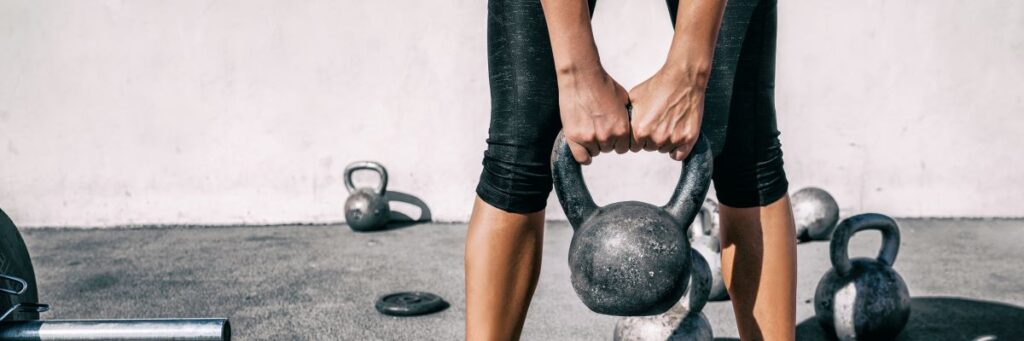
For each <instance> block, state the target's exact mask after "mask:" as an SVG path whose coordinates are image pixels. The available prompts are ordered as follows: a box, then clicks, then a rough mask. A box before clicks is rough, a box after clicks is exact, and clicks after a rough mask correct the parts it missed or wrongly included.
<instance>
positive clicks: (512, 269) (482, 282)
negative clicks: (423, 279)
mask: <svg viewBox="0 0 1024 341" xmlns="http://www.w3.org/2000/svg"><path fill="white" fill-rule="evenodd" d="M543 241H544V211H539V212H534V213H527V214H519V213H508V212H505V211H503V210H501V209H498V208H495V207H494V206H491V205H490V204H488V203H486V202H484V201H483V200H480V198H477V199H476V203H475V204H474V205H473V217H472V219H471V220H470V222H469V231H468V233H467V235H466V339H467V340H517V339H519V333H520V332H521V331H522V329H523V321H524V320H525V318H526V311H527V309H528V308H529V307H530V299H531V298H532V297H533V291H534V288H535V287H536V286H537V277H538V276H539V275H540V260H541V251H542V246H543Z"/></svg>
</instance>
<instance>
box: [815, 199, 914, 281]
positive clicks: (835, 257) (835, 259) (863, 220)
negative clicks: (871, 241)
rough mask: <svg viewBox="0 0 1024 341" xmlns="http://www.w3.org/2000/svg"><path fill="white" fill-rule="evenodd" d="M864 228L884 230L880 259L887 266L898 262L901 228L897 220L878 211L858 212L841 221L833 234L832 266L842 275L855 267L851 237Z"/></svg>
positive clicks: (831, 246)
mask: <svg viewBox="0 0 1024 341" xmlns="http://www.w3.org/2000/svg"><path fill="white" fill-rule="evenodd" d="M864 230H878V231H880V232H882V247H881V249H879V250H878V258H877V259H878V261H879V262H881V263H882V264H885V265H887V266H892V265H893V263H895V262H896V255H897V254H898V253H899V251H900V229H899V225H897V224H896V220H893V219H892V218H890V217H888V216H886V215H883V214H878V213H865V214H858V215H855V216H852V217H849V218H846V220H843V222H841V223H839V226H837V227H836V230H835V232H833V235H832V243H831V245H830V247H829V248H830V254H831V255H830V256H831V258H832V267H833V268H835V269H836V273H838V274H839V275H840V276H847V275H849V274H850V270H852V269H853V264H852V263H850V253H849V245H850V237H853V235H854V234H855V233H857V232H860V231H864Z"/></svg>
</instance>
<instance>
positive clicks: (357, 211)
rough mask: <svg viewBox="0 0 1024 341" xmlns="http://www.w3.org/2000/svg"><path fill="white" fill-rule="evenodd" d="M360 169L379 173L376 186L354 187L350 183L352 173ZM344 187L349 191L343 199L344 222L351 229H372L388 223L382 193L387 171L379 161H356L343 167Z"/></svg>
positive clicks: (388, 212) (386, 185)
mask: <svg viewBox="0 0 1024 341" xmlns="http://www.w3.org/2000/svg"><path fill="white" fill-rule="evenodd" d="M360 169H369V170H373V171H375V172H377V174H380V183H379V184H377V188H368V187H364V188H356V186H355V185H354V184H352V173H355V171H357V170H360ZM345 188H348V192H349V193H351V194H350V195H349V196H348V200H345V222H347V223H348V226H349V228H351V229H352V230H353V231H373V230H378V229H381V228H383V227H385V226H386V225H387V224H388V214H390V212H391V207H390V206H388V201H387V198H385V197H384V193H385V192H386V191H387V188H388V171H387V170H386V169H384V166H382V165H381V164H380V163H377V162H373V161H357V162H353V163H352V164H350V165H348V167H345Z"/></svg>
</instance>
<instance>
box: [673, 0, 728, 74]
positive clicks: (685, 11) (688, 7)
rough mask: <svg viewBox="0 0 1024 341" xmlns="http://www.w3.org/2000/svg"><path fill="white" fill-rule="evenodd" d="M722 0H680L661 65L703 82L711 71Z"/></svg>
mask: <svg viewBox="0 0 1024 341" xmlns="http://www.w3.org/2000/svg"><path fill="white" fill-rule="evenodd" d="M725 3H726V0H682V1H680V2H679V9H678V11H677V13H676V27H675V36H673V38H672V46H671V47H670V48H669V53H668V60H667V61H666V62H665V67H666V68H668V69H669V71H672V72H675V73H678V74H680V75H682V76H684V77H685V78H690V79H693V80H694V81H696V82H697V83H698V84H700V85H705V84H706V83H707V79H708V77H709V76H710V74H711V62H712V60H713V59H714V54H715V41H716V40H717V39H718V30H719V26H720V25H721V24H722V12H724V11H725Z"/></svg>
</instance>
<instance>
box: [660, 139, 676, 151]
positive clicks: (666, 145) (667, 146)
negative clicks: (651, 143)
mask: <svg viewBox="0 0 1024 341" xmlns="http://www.w3.org/2000/svg"><path fill="white" fill-rule="evenodd" d="M676 147H678V146H677V145H675V144H672V143H671V142H669V141H665V142H663V143H661V144H659V145H658V152H659V153H668V152H671V151H673V150H675V149H676Z"/></svg>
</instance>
